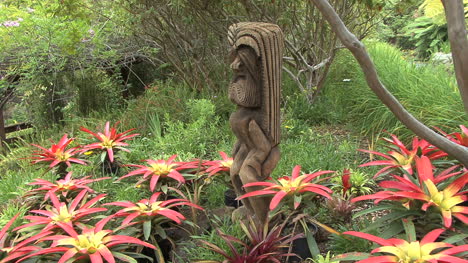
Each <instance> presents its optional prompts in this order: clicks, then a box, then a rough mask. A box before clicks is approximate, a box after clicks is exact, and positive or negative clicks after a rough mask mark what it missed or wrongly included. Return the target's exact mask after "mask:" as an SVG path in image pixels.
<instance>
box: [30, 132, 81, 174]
mask: <svg viewBox="0 0 468 263" xmlns="http://www.w3.org/2000/svg"><path fill="white" fill-rule="evenodd" d="M73 140H74V139H73V138H68V135H67V134H65V135H63V137H62V138H61V139H60V141H59V142H58V143H57V144H52V146H51V147H50V148H49V149H46V148H44V147H42V146H39V145H36V144H32V145H33V146H36V147H37V148H39V149H41V150H42V151H36V152H35V153H34V155H35V156H34V157H33V159H34V160H33V163H39V162H50V165H49V167H54V166H56V165H58V164H60V163H65V164H67V166H71V163H78V164H84V165H86V162H85V161H83V160H80V159H77V158H73V156H74V155H75V154H77V153H78V152H79V151H78V149H79V147H73V148H70V149H66V148H67V147H68V145H69V144H70V143H71V142H72V141H73Z"/></svg>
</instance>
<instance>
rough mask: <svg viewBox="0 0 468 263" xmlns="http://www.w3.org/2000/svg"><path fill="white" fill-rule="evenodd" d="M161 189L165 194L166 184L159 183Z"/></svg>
mask: <svg viewBox="0 0 468 263" xmlns="http://www.w3.org/2000/svg"><path fill="white" fill-rule="evenodd" d="M161 191H162V192H163V193H164V194H167V185H166V184H163V185H161Z"/></svg>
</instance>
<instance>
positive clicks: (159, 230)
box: [154, 225, 167, 239]
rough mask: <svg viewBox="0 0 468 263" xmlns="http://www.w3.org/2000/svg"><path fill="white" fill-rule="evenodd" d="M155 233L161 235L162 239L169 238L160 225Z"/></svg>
mask: <svg viewBox="0 0 468 263" xmlns="http://www.w3.org/2000/svg"><path fill="white" fill-rule="evenodd" d="M154 231H155V232H156V234H157V235H159V236H160V237H161V238H162V239H166V238H167V235H166V231H164V229H163V228H162V227H161V226H160V225H158V226H156V227H155V228H154Z"/></svg>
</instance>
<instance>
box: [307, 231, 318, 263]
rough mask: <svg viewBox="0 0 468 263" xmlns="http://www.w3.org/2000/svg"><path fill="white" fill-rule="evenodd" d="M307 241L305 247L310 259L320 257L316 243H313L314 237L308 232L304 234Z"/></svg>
mask: <svg viewBox="0 0 468 263" xmlns="http://www.w3.org/2000/svg"><path fill="white" fill-rule="evenodd" d="M305 236H306V239H307V245H308V246H309V251H310V253H311V254H312V257H313V258H315V257H317V256H318V255H320V250H319V248H318V245H317V242H316V241H315V238H314V235H313V234H312V232H310V231H306V232H305Z"/></svg>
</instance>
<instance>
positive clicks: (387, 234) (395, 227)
mask: <svg viewBox="0 0 468 263" xmlns="http://www.w3.org/2000/svg"><path fill="white" fill-rule="evenodd" d="M403 230H404V228H403V226H402V225H401V222H400V221H393V222H392V223H391V224H390V225H388V226H385V231H383V232H382V233H381V234H380V235H379V237H381V238H385V239H388V238H392V237H394V236H396V235H398V234H400V233H401V232H403Z"/></svg>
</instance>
